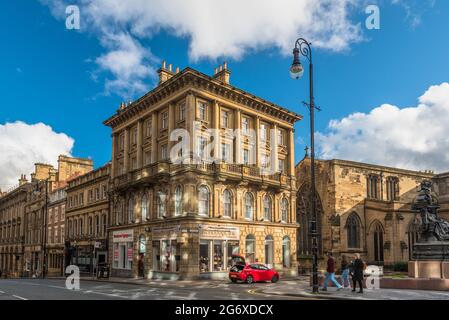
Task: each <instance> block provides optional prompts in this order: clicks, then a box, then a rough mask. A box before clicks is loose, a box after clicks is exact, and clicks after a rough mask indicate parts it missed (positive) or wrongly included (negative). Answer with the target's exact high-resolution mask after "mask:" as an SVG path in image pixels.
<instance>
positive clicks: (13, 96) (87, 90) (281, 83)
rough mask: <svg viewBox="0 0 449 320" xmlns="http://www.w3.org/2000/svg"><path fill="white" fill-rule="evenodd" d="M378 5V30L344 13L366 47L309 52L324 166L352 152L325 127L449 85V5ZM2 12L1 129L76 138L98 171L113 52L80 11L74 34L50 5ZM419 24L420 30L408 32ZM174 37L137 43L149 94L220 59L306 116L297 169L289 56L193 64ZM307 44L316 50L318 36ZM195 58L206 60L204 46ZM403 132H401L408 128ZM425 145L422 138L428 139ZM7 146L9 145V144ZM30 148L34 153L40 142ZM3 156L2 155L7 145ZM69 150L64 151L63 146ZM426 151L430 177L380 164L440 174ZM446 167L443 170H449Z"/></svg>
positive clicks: (104, 147)
mask: <svg viewBox="0 0 449 320" xmlns="http://www.w3.org/2000/svg"><path fill="white" fill-rule="evenodd" d="M75 2H76V1H75ZM373 2H376V1H373ZM393 2H395V1H393ZM378 4H379V5H380V9H381V10H380V14H381V29H380V30H367V29H366V28H365V27H364V22H365V19H366V17H367V15H366V14H365V13H364V8H365V7H364V6H363V5H359V6H355V7H353V8H352V9H349V10H348V17H346V18H347V19H348V20H349V21H350V22H351V23H352V24H354V25H357V24H358V23H360V31H361V36H362V37H363V39H360V40H359V41H348V45H347V47H345V48H343V49H342V48H340V49H339V50H336V51H335V50H330V49H329V48H323V47H325V46H323V45H318V47H317V48H316V47H314V59H315V95H316V100H317V104H318V105H320V106H321V108H322V112H320V113H318V114H317V116H316V126H317V131H319V132H321V136H320V137H321V138H322V139H319V143H322V144H323V148H324V149H326V148H327V151H328V153H327V156H329V157H334V156H335V157H345V158H351V153H350V151H345V152H346V153H344V152H340V151H341V150H340V151H339V150H337V149H334V148H333V147H329V143H332V141H346V143H349V144H350V141H349V142H348V139H347V138H348V137H347V136H345V137H341V136H342V135H345V133H342V132H341V130H340V131H338V132H337V133H336V135H337V136H338V139H336V140H333V139H332V137H333V138H335V135H331V134H330V133H329V128H328V125H329V121H331V120H332V119H337V120H338V119H340V120H341V119H345V118H347V117H348V116H349V115H351V114H353V113H356V112H360V113H364V114H365V115H368V114H369V113H370V112H371V111H372V110H373V109H374V108H377V107H379V106H381V105H382V104H386V103H388V104H391V105H393V106H397V107H399V108H404V107H416V106H417V105H418V98H419V97H420V96H422V95H423V94H424V93H425V92H426V91H428V89H429V88H430V87H431V86H434V85H435V86H439V85H441V84H442V83H444V82H447V81H449V79H448V78H449V77H448V75H449V63H448V57H449V41H447V34H446V33H447V32H448V30H449V28H448V27H449V22H448V21H449V2H448V1H442V0H435V1H434V2H433V1H423V2H420V1H405V0H404V1H399V3H398V4H392V1H380V2H379V3H378ZM0 6H1V10H0V21H1V22H0V37H1V39H2V42H3V44H4V45H3V46H2V50H1V51H0V70H2V72H0V92H1V97H2V102H1V103H2V107H0V126H1V125H4V124H5V123H7V122H9V123H11V122H16V121H23V122H25V123H27V124H30V125H32V124H36V123H39V122H42V123H44V124H46V125H48V126H50V127H51V128H52V129H53V130H54V131H55V132H57V133H65V134H66V135H67V136H69V137H71V138H73V139H74V146H73V149H72V150H71V151H72V154H73V155H75V156H81V157H92V159H93V160H94V162H95V166H97V167H98V166H100V165H102V164H104V163H105V162H107V161H108V160H109V159H110V152H111V145H110V129H109V128H107V127H105V126H104V125H103V124H102V121H103V120H105V119H106V118H108V117H109V116H110V115H112V114H113V113H114V112H115V110H116V109H117V107H118V105H119V103H120V101H122V100H123V99H124V98H123V97H122V96H123V94H121V95H122V96H120V94H119V95H118V94H116V93H114V92H106V91H107V90H106V89H105V83H106V82H107V79H109V80H113V79H114V74H113V73H111V72H110V70H107V69H106V70H105V69H104V68H103V69H102V68H101V67H99V65H98V63H96V61H97V60H96V59H97V58H98V57H101V56H104V55H105V54H106V53H107V51H108V50H112V49H111V48H112V47H111V46H106V45H105V44H104V43H102V42H101V35H100V33H99V31H98V30H95V29H94V28H92V29H89V27H88V26H83V10H82V9H83V8H81V30H80V31H75V30H67V29H66V28H65V21H64V19H61V18H60V17H58V16H57V14H56V15H55V13H54V12H53V14H52V12H51V9H52V4H51V2H50V4H49V2H48V1H43V2H40V1H29V0H16V1H4V2H2V3H1V4H0ZM418 19H419V23H415V22H416V21H418ZM174 28H176V26H174ZM175 33H176V32H174V31H173V30H170V29H169V28H163V27H162V28H156V27H155V28H154V30H153V32H152V36H151V37H144V36H142V37H140V38H138V37H136V38H138V39H139V44H140V45H141V46H142V47H143V48H146V49H147V50H148V51H151V57H148V58H147V59H146V60H145V61H148V68H149V70H148V75H147V76H145V77H142V83H143V84H144V85H145V86H147V87H148V90H151V89H152V88H153V87H154V85H155V83H154V74H153V75H151V72H153V71H154V68H155V67H157V63H158V62H157V61H158V60H160V59H167V61H168V62H170V63H173V64H174V65H175V66H179V67H181V69H182V68H184V67H186V66H190V67H193V68H195V69H198V70H200V71H202V72H204V73H206V74H210V75H211V74H212V73H213V68H214V67H215V66H217V65H218V64H219V63H220V62H222V61H223V60H226V61H228V65H229V68H230V69H231V70H232V75H231V83H232V84H233V85H235V86H237V87H240V88H242V89H244V90H247V91H249V92H251V93H254V94H255V95H258V96H261V97H263V98H265V99H267V100H270V101H273V102H275V103H277V104H279V105H282V106H284V107H286V108H288V109H290V110H294V111H296V112H298V113H300V114H303V115H304V120H303V121H301V122H300V123H298V124H297V126H296V137H297V143H296V160H297V161H299V160H300V159H301V158H302V157H303V154H304V147H305V144H308V140H309V135H308V130H309V127H308V126H309V124H308V120H309V119H308V115H307V109H305V107H303V106H302V105H301V103H300V101H302V100H306V99H308V81H307V78H304V79H302V80H299V81H293V80H291V79H290V78H289V73H288V69H289V66H290V64H291V55H290V54H288V53H286V51H285V50H284V49H279V47H277V46H275V45H273V46H270V45H269V44H268V45H263V46H261V47H262V49H260V48H259V47H257V48H251V44H249V45H248V47H249V49H247V50H246V49H245V50H244V53H243V54H233V53H229V52H225V53H224V55H223V54H221V53H220V51H218V53H217V52H214V53H213V54H211V53H206V54H204V55H205V56H202V57H201V54H200V57H199V58H198V57H195V56H193V54H192V50H191V49H192V46H191V43H192V40H191V38H190V37H189V36H188V34H187V35H185V34H184V35H179V34H178V35H175ZM300 35H301V34H299V33H298V36H300ZM314 37H316V38H317V39H318V41H319V39H320V38H319V36H317V35H314ZM292 45H293V42H292ZM199 47H201V46H200V45H199ZM198 50H200V51H199V52H200V53H201V52H204V48H203V47H201V48H200V49H198ZM201 50H203V51H201ZM208 55H209V56H208ZM131 79H132V78H131ZM132 96H133V97H134V98H137V97H138V96H139V94H138V93H135V92H133V93H132ZM443 100H444V99H443ZM432 101H433V100H432ZM430 104H431V105H432V103H430ZM429 121H432V119H430V120H429ZM430 123H431V122H430ZM403 125H404V126H405V127H407V126H409V125H412V123H405V124H403ZM430 126H431V125H430ZM355 127H357V125H355ZM358 130H360V129H358ZM384 134H386V135H388V134H387V133H386V132H378V135H380V136H382V135H384ZM432 138H433V137H432V136H429V137H428V139H427V140H432ZM435 138H436V137H435ZM0 139H1V138H0ZM13 139H14V137H12V138H11V139H10V140H8V141H9V143H12V142H11V141H14V140H13ZM339 139H340V140H339ZM391 139H392V140H382V139H381V140H380V141H379V142H378V143H379V144H380V145H383V144H385V145H386V147H385V148H384V149H382V150H379V149H377V148H373V149H372V153H373V154H372V155H367V154H366V153H365V152H363V155H360V154H358V153H357V152H355V153H354V155H355V156H354V157H353V158H354V159H353V160H359V161H369V160H370V159H372V161H369V162H382V160H383V159H384V158H383V156H382V155H378V154H377V155H374V154H375V153H378V152H385V153H388V152H389V150H388V144H389V141H390V142H391V141H393V142H394V141H395V140H394V139H400V138H398V137H391ZM427 140H426V141H427ZM0 141H1V140H0ZM18 143H19V142H18ZM365 143H366V141H365ZM368 143H369V141H368ZM382 143H383V144H382ZM34 144H36V145H39V142H35V143H34ZM320 147H321V145H320ZM2 148H4V150H6V148H7V145H6V144H4V146H3V147H2ZM30 148H31V150H32V152H35V153H36V157H39V156H40V154H39V152H38V151H36V149H37V150H39V149H40V148H39V146H37V148H36V146H35V148H32V147H30ZM66 148H70V143H69V144H68V145H67V147H66ZM329 148H330V149H329ZM16 149H17V148H13V149H12V151H11V152H10V153H7V157H8V159H5V156H3V158H1V157H0V166H9V165H10V164H11V163H14V162H15V161H14V160H11V159H12V157H14V150H16ZM424 149H425V150H417V151H416V153H412V154H410V157H411V158H413V159H415V158H416V157H418V156H417V155H421V154H422V155H423V156H424V155H426V152H430V153H428V155H430V156H432V157H434V158H435V157H440V158H438V159H437V160H438V161H437V162H435V163H434V162H432V163H429V165H430V167H429V168H422V166H426V162H425V159H420V161H414V162H413V161H411V162H410V163H407V162H406V161H405V162H398V163H394V161H395V160H394V159H395V158H396V157H393V159H390V158H388V157H386V156H385V161H384V162H386V163H385V164H390V165H402V166H405V167H407V166H408V167H410V168H414V169H432V167H433V168H439V169H441V170H444V163H445V162H446V161H447V160H448V159H449V157H448V156H447V155H446V154H443V153H435V154H434V153H433V152H435V151H434V150H427V149H426V148H425V147H424ZM399 151H401V150H397V149H395V150H393V152H399ZM339 152H340V153H339ZM348 152H349V153H348ZM444 152H446V151H444ZM18 156H19V157H20V155H18ZM323 156H324V153H323ZM364 157H365V158H364ZM26 160H27V161H31V160H30V159H28V158H27V159H26ZM38 160H40V159H38ZM423 163H424V164H423ZM27 165H28V164H21V165H20V166H19V165H17V167H15V168H14V170H16V171H17V170H22V169H23V170H26V169H28V167H27ZM447 168H448V170H449V163H448V165H447ZM0 172H1V171H0ZM24 173H27V174H29V172H24ZM14 174H15V175H16V176H17V175H19V174H20V173H18V174H16V172H15V173H14ZM10 185H11V180H10V179H9V180H3V181H0V188H2V189H5V188H6V187H8V186H10Z"/></svg>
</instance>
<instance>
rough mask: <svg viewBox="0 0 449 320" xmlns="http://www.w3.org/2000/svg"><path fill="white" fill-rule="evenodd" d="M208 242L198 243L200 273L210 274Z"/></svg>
mask: <svg viewBox="0 0 449 320" xmlns="http://www.w3.org/2000/svg"><path fill="white" fill-rule="evenodd" d="M209 242H210V241H208V240H201V241H200V272H210V253H209Z"/></svg>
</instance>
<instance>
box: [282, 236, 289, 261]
mask: <svg viewBox="0 0 449 320" xmlns="http://www.w3.org/2000/svg"><path fill="white" fill-rule="evenodd" d="M282 265H283V266H284V268H290V267H291V262H290V238H289V237H288V236H285V237H284V238H283V239H282Z"/></svg>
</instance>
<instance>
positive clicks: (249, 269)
mask: <svg viewBox="0 0 449 320" xmlns="http://www.w3.org/2000/svg"><path fill="white" fill-rule="evenodd" d="M240 258H241V257H240ZM243 261H244V259H243ZM229 279H231V281H232V282H234V283H235V282H237V281H243V282H246V283H253V282H260V281H271V282H278V281H279V273H278V272H277V271H276V270H274V269H273V268H269V267H268V266H267V265H265V264H261V263H251V264H246V263H245V264H244V263H237V264H235V265H234V266H233V267H232V268H231V270H230V271H229Z"/></svg>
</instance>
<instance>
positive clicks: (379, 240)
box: [373, 222, 384, 262]
mask: <svg viewBox="0 0 449 320" xmlns="http://www.w3.org/2000/svg"><path fill="white" fill-rule="evenodd" d="M373 243H374V261H375V262H383V261H384V230H383V228H382V225H381V224H380V222H376V223H375V224H374V225H373Z"/></svg>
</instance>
